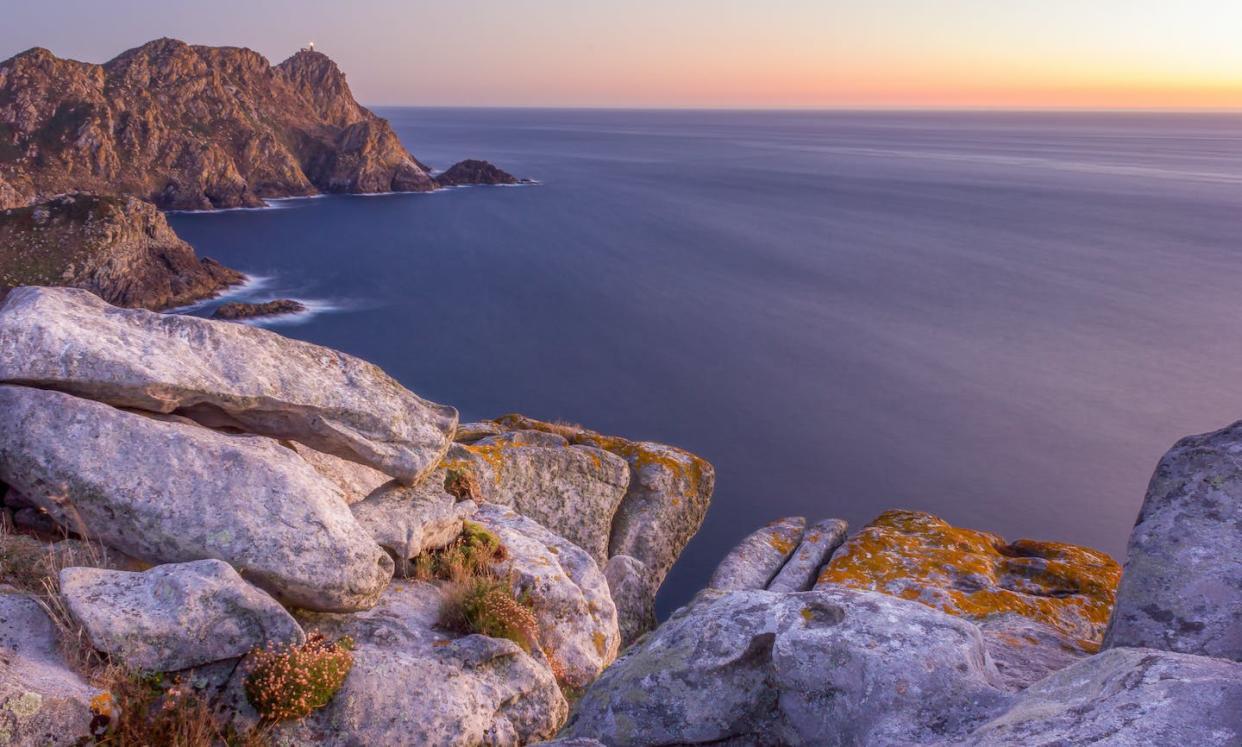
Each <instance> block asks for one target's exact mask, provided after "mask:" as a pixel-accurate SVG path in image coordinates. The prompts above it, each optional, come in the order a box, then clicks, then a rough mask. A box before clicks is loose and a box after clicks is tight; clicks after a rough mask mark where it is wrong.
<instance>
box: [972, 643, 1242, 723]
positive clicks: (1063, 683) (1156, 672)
mask: <svg viewBox="0 0 1242 747" xmlns="http://www.w3.org/2000/svg"><path fill="white" fill-rule="evenodd" d="M1240 704H1242V664H1239V663H1236V662H1233V661H1227V660H1224V659H1212V658H1208V657H1202V656H1189V655H1186V654H1174V653H1169V652H1166V651H1156V650H1153V649H1139V648H1119V649H1112V650H1109V651H1105V652H1103V653H1101V654H1099V655H1097V656H1092V657H1090V658H1087V659H1084V660H1083V661H1080V662H1078V663H1077V664H1074V665H1073V666H1070V667H1068V668H1066V669H1062V670H1061V671H1059V672H1057V673H1056V674H1053V675H1052V676H1050V677H1048V678H1046V679H1044V680H1041V681H1040V682H1037V683H1036V684H1034V685H1032V686H1031V687H1029V688H1027V689H1026V690H1024V691H1023V692H1021V693H1019V694H1018V695H1017V698H1016V702H1015V703H1014V704H1013V706H1012V707H1011V708H1009V709H1008V710H1007V711H1006V712H1004V713H1003V714H1002V715H1000V716H998V717H997V718H995V719H993V720H991V721H989V722H988V723H986V724H984V725H983V726H981V727H979V728H978V729H976V730H975V731H974V733H973V734H971V735H970V737H968V738H967V739H965V740H963V742H962V743H965V744H970V745H989V746H991V745H996V746H997V747H1000V746H1001V745H1005V746H1008V745H1075V744H1108V745H1119V746H1121V745H1195V746H1196V747H1199V746H1200V745H1202V747H1226V746H1227V745H1237V744H1242V707H1239V706H1240Z"/></svg>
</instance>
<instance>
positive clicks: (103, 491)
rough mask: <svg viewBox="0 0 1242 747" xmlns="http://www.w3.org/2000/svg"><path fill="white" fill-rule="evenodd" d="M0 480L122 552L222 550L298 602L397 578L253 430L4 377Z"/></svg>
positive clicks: (341, 595) (357, 529) (352, 597)
mask: <svg viewBox="0 0 1242 747" xmlns="http://www.w3.org/2000/svg"><path fill="white" fill-rule="evenodd" d="M0 480H3V481H5V482H6V483H8V484H10V485H13V486H14V487H16V488H17V489H18V490H20V491H21V492H22V494H23V495H25V496H26V497H27V498H29V499H30V500H32V501H35V502H36V503H38V504H39V505H40V506H41V507H42V508H44V509H45V510H47V512H48V513H49V514H50V515H51V516H52V518H53V519H55V520H56V521H57V522H58V523H60V524H61V525H63V526H69V527H74V528H75V529H77V530H78V531H79V532H80V533H81V534H83V535H85V536H89V537H91V538H92V539H96V540H98V541H100V542H102V543H104V544H106V545H108V546H109V547H113V548H116V549H118V550H120V551H121V552H123V553H125V554H127V555H129V556H131V557H134V558H137V559H139V560H144V561H147V562H150V563H173V562H182V561H191V560H202V559H206V558H218V559H220V560H224V561H226V562H228V563H229V564H231V565H232V566H233V567H234V568H236V569H237V570H238V571H239V572H240V573H241V574H242V576H243V577H245V578H246V579H248V580H250V581H251V582H253V583H255V584H256V585H258V586H260V587H262V588H264V589H265V590H267V591H268V592H270V593H272V594H273V595H275V596H276V597H277V598H279V599H281V600H283V601H285V602H287V603H289V604H293V605H297V606H302V607H308V608H311V609H330V610H355V609H360V608H364V607H368V606H370V605H371V604H374V602H375V599H376V598H377V597H378V596H379V594H380V592H381V591H382V590H383V588H384V586H385V585H386V584H387V582H388V580H389V578H390V577H391V576H392V570H393V565H392V560H391V559H390V558H389V557H388V556H387V555H386V554H385V553H384V551H383V550H381V549H380V548H379V546H378V545H376V544H375V542H374V541H372V539H371V537H370V536H369V535H368V534H367V533H366V531H365V530H364V529H363V528H362V527H361V526H359V525H358V523H357V522H356V521H355V520H354V517H353V516H352V515H351V514H350V512H349V508H348V507H347V506H346V505H345V502H344V500H343V498H342V496H341V494H340V491H338V490H337V489H336V487H335V486H333V485H332V484H331V483H329V482H328V481H327V480H324V479H323V478H322V477H320V476H319V474H318V473H317V472H315V470H314V469H313V468H312V467H311V466H310V465H308V464H307V463H306V462H304V461H302V460H301V459H300V458H299V457H298V456H297V455H296V454H294V453H293V452H292V451H290V450H289V449H286V448H285V447H283V446H280V445H279V444H278V443H277V442H275V441H272V440H271V439H267V438H262V437H259V436H231V435H227V434H223V433H218V432H216V431H212V430H209V429H207V428H203V427H201V426H198V425H194V424H184V423H181V422H175V421H174V422H166V421H164V420H159V419H156V418H154V417H147V416H144V415H139V414H135V413H131V412H125V411H122V410H118V409H116V408H113V407H109V406H108V405H104V404H100V403H98V402H92V401H90V400H84V399H79V398H77V397H72V396H70V395H67V394H62V393H60V392H53V391H47V390H42V389H31V388H27V387H17V386H0Z"/></svg>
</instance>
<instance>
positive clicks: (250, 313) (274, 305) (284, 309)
mask: <svg viewBox="0 0 1242 747" xmlns="http://www.w3.org/2000/svg"><path fill="white" fill-rule="evenodd" d="M303 311H306V304H304V303H302V302H301V301H294V300H293V299H291V298H278V299H276V300H275V301H265V302H263V303H240V302H231V303H226V304H221V305H220V307H219V308H217V309H216V310H215V311H214V312H212V314H211V317H212V318H213V319H228V320H230V321H233V320H238V319H261V318H263V317H270V316H283V315H287V314H300V313H302V312H303Z"/></svg>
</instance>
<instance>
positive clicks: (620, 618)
mask: <svg viewBox="0 0 1242 747" xmlns="http://www.w3.org/2000/svg"><path fill="white" fill-rule="evenodd" d="M604 578H606V579H608V592H609V593H610V594H611V595H612V601H613V603H614V604H616V605H617V622H618V625H619V627H620V628H621V646H622V647H625V646H628V645H630V644H631V643H633V642H634V641H636V640H638V637H639V636H641V635H642V634H643V633H646V632H647V631H648V630H651V629H652V628H654V627H655V623H656V616H655V605H654V604H653V602H654V601H655V595H656V590H655V589H652V588H651V574H650V573H648V572H647V567H646V566H644V565H643V562H642V561H641V560H639V559H638V558H631V557H630V556H629V555H613V556H612V557H611V558H609V559H608V564H607V565H605V566H604Z"/></svg>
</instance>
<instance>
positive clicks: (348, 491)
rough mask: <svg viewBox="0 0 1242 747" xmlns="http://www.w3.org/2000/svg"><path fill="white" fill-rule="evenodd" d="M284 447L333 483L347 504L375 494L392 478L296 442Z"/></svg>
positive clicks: (288, 442)
mask: <svg viewBox="0 0 1242 747" xmlns="http://www.w3.org/2000/svg"><path fill="white" fill-rule="evenodd" d="M282 443H283V444H284V445H285V446H288V447H289V448H291V449H293V450H294V451H296V452H297V454H298V456H300V457H302V458H303V459H305V460H306V461H307V463H309V464H310V466H312V467H314V468H315V471H316V472H318V473H319V474H321V475H323V476H324V477H326V478H328V480H330V481H331V482H332V483H334V484H335V485H336V486H337V487H338V488H340V489H341V492H342V493H343V494H344V495H345V502H346V503H349V504H354V503H357V502H358V501H361V500H362V499H364V498H366V497H367V496H368V495H370V494H371V493H373V492H375V490H376V489H377V488H379V487H380V486H381V485H383V484H384V483H386V482H388V481H389V480H391V479H392V478H391V477H389V476H388V475H386V474H384V473H383V472H380V471H379V470H377V469H372V468H371V467H368V466H366V465H365V464H358V463H357V462H351V461H349V460H348V459H341V458H340V457H338V456H333V455H332V454H325V453H324V452H322V451H315V450H314V449H312V448H310V447H309V446H306V445H304V444H300V443H298V442H297V441H284V442H282Z"/></svg>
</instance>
